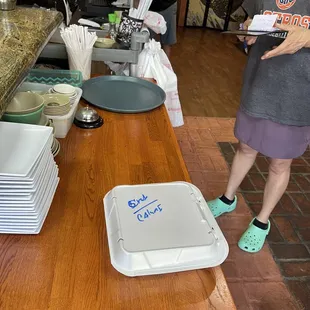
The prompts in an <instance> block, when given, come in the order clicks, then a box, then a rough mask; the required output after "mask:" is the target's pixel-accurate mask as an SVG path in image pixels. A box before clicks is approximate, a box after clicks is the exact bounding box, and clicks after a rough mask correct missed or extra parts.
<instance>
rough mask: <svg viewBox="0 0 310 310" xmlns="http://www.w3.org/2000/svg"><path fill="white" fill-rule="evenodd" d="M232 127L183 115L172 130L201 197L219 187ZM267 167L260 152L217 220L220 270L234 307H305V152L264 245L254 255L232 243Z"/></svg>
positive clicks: (309, 175)
mask: <svg viewBox="0 0 310 310" xmlns="http://www.w3.org/2000/svg"><path fill="white" fill-rule="evenodd" d="M233 126H234V119H223V118H207V117H189V116H188V117H185V126H183V127H180V128H176V129H175V132H176V135H177V138H178V141H179V144H180V147H181V150H182V153H183V157H184V160H185V162H186V165H187V168H188V170H189V173H190V176H191V178H192V182H193V183H194V184H195V185H197V186H198V187H199V188H200V189H201V190H202V192H203V194H204V195H205V197H206V198H207V199H212V198H214V197H216V196H218V195H220V194H222V193H223V191H224V190H225V186H226V182H227V179H228V174H229V164H230V163H231V161H232V158H233V155H234V151H235V143H236V142H237V141H236V139H235V138H234V135H233ZM267 167H268V165H267V160H266V158H265V157H262V156H260V157H259V158H258V159H257V162H256V164H255V166H254V167H253V169H252V170H251V172H250V174H249V177H248V178H247V179H246V180H245V181H244V182H243V184H242V185H241V189H240V193H239V194H238V198H239V204H238V208H237V209H236V211H235V212H234V213H231V214H229V215H225V216H222V217H220V218H219V219H218V223H219V225H220V227H221V229H222V230H223V232H224V234H225V236H226V238H227V241H228V243H229V245H230V254H229V256H228V259H227V260H226V262H225V263H224V264H223V265H222V267H223V271H224V273H225V276H226V279H227V282H228V285H229V287H230V290H231V293H232V294H233V297H234V300H235V303H236V306H237V309H238V310H240V309H241V310H242V309H245V310H250V309H263V310H267V309H281V310H285V309H290V310H292V309H310V252H309V250H310V228H309V226H310V225H309V223H310V186H309V185H310V183H309V180H310V151H308V152H307V153H306V154H305V157H304V158H300V159H298V160H296V161H295V162H294V165H293V168H292V172H293V174H292V176H293V177H292V179H291V181H290V185H289V188H288V192H287V193H286V194H285V196H284V197H283V199H282V200H281V202H280V204H279V206H278V207H277V209H276V210H275V212H274V214H273V216H272V230H271V233H270V236H269V238H268V244H266V245H265V247H264V248H263V249H262V251H261V252H259V253H257V254H248V253H245V252H242V251H241V250H239V248H238V246H237V242H238V239H239V237H240V236H241V234H242V233H243V231H244V230H245V228H246V227H247V225H248V223H249V222H250V221H251V219H252V216H253V214H255V213H256V212H257V210H258V209H259V207H260V205H261V202H262V189H263V186H264V182H265V179H266V172H267Z"/></svg>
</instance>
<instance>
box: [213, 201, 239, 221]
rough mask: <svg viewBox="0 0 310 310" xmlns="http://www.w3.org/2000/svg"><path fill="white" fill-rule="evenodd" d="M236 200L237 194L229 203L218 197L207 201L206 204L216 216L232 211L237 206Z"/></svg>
mask: <svg viewBox="0 0 310 310" xmlns="http://www.w3.org/2000/svg"><path fill="white" fill-rule="evenodd" d="M237 201H238V199H237V196H235V201H234V202H233V203H232V204H231V205H228V204H226V203H224V202H223V201H222V200H220V198H216V199H214V200H211V201H208V202H207V204H208V206H209V208H210V210H211V212H212V214H213V216H214V217H218V216H220V215H222V214H224V213H229V212H232V211H234V210H235V209H236V207H237Z"/></svg>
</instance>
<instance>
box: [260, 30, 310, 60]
mask: <svg viewBox="0 0 310 310" xmlns="http://www.w3.org/2000/svg"><path fill="white" fill-rule="evenodd" d="M276 28H278V29H280V30H284V31H287V32H288V34H287V37H286V39H285V40H284V41H283V43H282V44H280V45H279V46H275V47H274V48H273V49H272V50H271V51H267V52H265V54H264V56H263V57H262V59H263V60H264V59H270V58H272V57H276V56H280V55H292V54H295V53H296V52H298V51H299V50H301V49H302V48H304V47H310V30H308V29H306V28H302V27H299V26H293V25H282V24H277V25H276Z"/></svg>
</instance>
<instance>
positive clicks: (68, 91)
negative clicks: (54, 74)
mask: <svg viewBox="0 0 310 310" xmlns="http://www.w3.org/2000/svg"><path fill="white" fill-rule="evenodd" d="M53 90H54V91H55V92H56V93H59V94H64V95H67V96H72V95H74V94H75V92H76V89H75V87H74V86H71V85H68V84H57V85H55V86H54V87H53Z"/></svg>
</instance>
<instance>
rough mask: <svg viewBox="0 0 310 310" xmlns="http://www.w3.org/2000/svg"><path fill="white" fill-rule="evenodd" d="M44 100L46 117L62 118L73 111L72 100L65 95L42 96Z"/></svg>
mask: <svg viewBox="0 0 310 310" xmlns="http://www.w3.org/2000/svg"><path fill="white" fill-rule="evenodd" d="M42 97H43V99H44V110H43V113H44V114H45V115H51V116H61V115H66V114H68V113H69V111H70V109H71V104H70V99H69V97H67V96H65V95H59V94H46V95H43V96H42Z"/></svg>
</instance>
